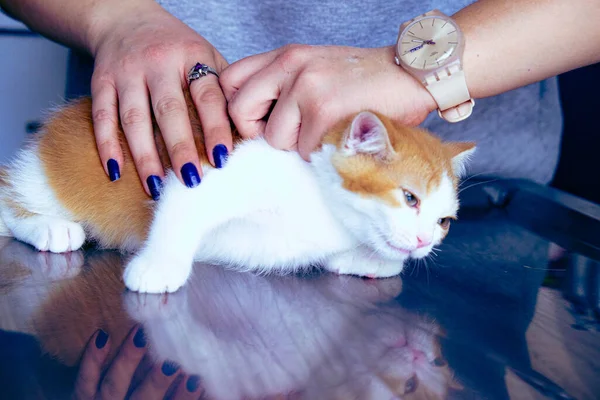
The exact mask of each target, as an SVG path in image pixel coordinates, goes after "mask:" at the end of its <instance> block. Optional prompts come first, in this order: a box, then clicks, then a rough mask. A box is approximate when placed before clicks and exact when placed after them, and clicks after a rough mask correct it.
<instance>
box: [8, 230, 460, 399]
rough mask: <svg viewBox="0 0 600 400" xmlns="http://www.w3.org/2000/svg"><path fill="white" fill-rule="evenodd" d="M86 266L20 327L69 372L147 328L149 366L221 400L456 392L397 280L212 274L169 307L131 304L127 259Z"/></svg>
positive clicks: (432, 335)
mask: <svg viewBox="0 0 600 400" xmlns="http://www.w3.org/2000/svg"><path fill="white" fill-rule="evenodd" d="M16 247H19V248H20V250H19V251H20V252H21V255H20V257H21V265H20V267H19V269H20V270H22V271H28V270H30V269H31V270H40V269H41V267H43V266H40V265H39V263H38V264H36V263H35V262H32V261H33V260H44V258H37V256H38V255H40V253H38V252H36V251H34V250H33V249H30V248H27V246H25V245H23V244H22V243H19V242H17V241H9V243H8V244H7V245H6V246H5V247H4V251H0V259H2V258H3V257H6V254H8V253H11V254H15V251H14V249H15V248H16ZM50 256H51V257H52V258H56V260H58V259H64V257H65V256H63V255H50ZM86 261H87V263H86V265H85V267H83V268H82V269H81V270H80V271H81V272H80V273H79V275H77V276H74V277H70V278H69V279H67V280H62V281H57V282H56V284H54V285H52V287H51V288H50V289H48V292H47V293H44V295H43V296H40V298H39V301H38V304H37V305H36V306H37V308H35V309H32V310H30V312H29V314H26V315H22V316H21V317H22V318H21V319H22V320H28V321H29V322H28V323H22V324H21V326H29V327H30V328H29V331H28V332H29V333H30V334H32V335H35V336H36V337H37V338H38V339H39V340H40V342H41V344H42V346H43V348H44V350H45V351H47V352H49V353H50V354H51V355H53V356H54V357H57V358H59V359H60V360H63V362H64V363H65V364H67V365H76V364H77V360H78V359H79V357H80V355H81V352H82V350H83V348H84V346H85V344H86V342H87V340H88V339H89V337H90V336H92V334H93V333H94V332H95V331H96V329H98V328H102V329H104V330H106V331H107V332H108V333H109V334H110V337H111V340H113V341H114V343H118V342H120V341H122V340H123V338H124V337H125V336H126V335H127V333H128V332H129V330H130V329H131V327H133V326H134V325H135V321H138V322H141V323H142V324H143V326H144V329H145V332H146V337H147V338H148V342H149V357H150V358H151V359H152V360H156V362H162V361H163V360H165V359H170V360H173V361H175V362H177V363H178V364H180V365H181V368H182V371H184V372H186V373H189V374H198V375H200V376H201V379H202V382H203V385H204V387H205V389H206V390H207V393H208V394H210V395H211V396H212V398H214V399H236V400H237V399H240V398H242V397H244V396H246V398H251V399H260V398H264V397H265V396H269V395H275V394H279V393H290V392H296V393H300V394H301V395H302V396H301V397H302V398H306V399H311V400H312V399H332V398H334V399H335V398H339V399H342V398H346V397H344V396H345V394H347V393H353V394H354V395H355V396H358V398H361V399H380V398H382V397H381V396H384V397H385V396H388V397H389V398H392V396H394V395H395V396H402V395H403V393H404V394H406V397H403V398H411V396H412V397H414V398H425V397H426V394H425V393H429V395H430V396H432V397H434V398H445V397H446V396H447V391H448V390H455V389H456V388H458V387H459V385H457V384H456V383H455V380H454V378H453V377H452V373H451V371H450V369H449V366H448V365H446V362H445V361H444V358H443V357H442V355H441V349H440V347H439V343H438V339H437V336H436V335H437V334H438V333H439V327H438V326H437V325H436V324H435V323H432V322H429V321H427V320H425V319H423V318H421V317H419V316H418V315H416V314H414V313H409V312H406V311H404V310H403V309H402V308H401V307H400V306H399V305H397V304H395V303H393V302H392V301H393V299H394V298H395V297H396V296H397V295H398V294H399V292H400V290H401V280H400V279H399V278H391V279H386V280H363V279H360V278H340V277H336V276H333V275H323V276H320V277H317V278H313V279H304V278H297V277H280V278H265V277H259V276H255V275H252V274H239V273H236V272H233V271H227V270H223V269H221V268H216V267H211V266H203V268H199V269H197V270H196V271H195V272H194V274H193V275H192V277H191V282H190V285H189V287H187V289H184V290H182V291H180V292H178V293H175V294H170V295H168V297H167V298H165V297H161V296H159V295H139V294H136V293H132V292H129V293H127V294H126V295H125V297H124V299H123V298H122V297H121V293H122V291H123V289H124V286H123V283H122V282H121V280H120V279H119V272H120V271H121V268H122V259H121V258H120V257H118V256H117V255H116V254H115V253H110V252H99V253H96V254H92V255H91V256H89V258H88V260H86ZM14 262H16V263H18V262H19V260H13V264H14ZM56 263H58V261H56ZM6 265H8V263H3V264H2V266H3V267H5V266H6ZM0 273H2V272H0ZM32 273H33V272H32ZM18 276H23V274H20V275H18ZM22 279H23V278H16V279H15V280H16V281H17V282H15V283H13V284H12V285H11V286H10V287H11V289H9V291H8V293H6V292H5V293H4V295H3V297H4V300H3V302H6V301H11V300H17V301H14V303H18V302H20V299H18V296H19V291H21V290H27V289H23V288H24V287H26V285H23V283H24V282H23V281H22ZM37 286H40V285H37ZM123 300H124V302H125V304H124V305H123V304H122V303H121V302H122V301H123ZM67 326H68V327H69V328H68V329H65V327H67ZM57 332H58V333H60V334H59V335H57V334H56V333H57ZM111 357H113V356H109V358H111ZM408 392H411V393H413V394H412V395H409V394H408Z"/></svg>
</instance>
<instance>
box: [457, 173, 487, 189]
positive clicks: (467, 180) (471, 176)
mask: <svg viewBox="0 0 600 400" xmlns="http://www.w3.org/2000/svg"><path fill="white" fill-rule="evenodd" d="M482 175H494V172H490V171H487V172H479V173H477V174H473V175H470V176H469V177H467V178H466V179H463V180H462V181H461V182H460V183H459V184H458V187H459V188H460V187H461V186H462V185H464V184H466V183H467V182H469V181H470V180H473V179H475V178H477V177H478V176H482Z"/></svg>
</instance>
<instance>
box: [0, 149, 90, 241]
mask: <svg viewBox="0 0 600 400" xmlns="http://www.w3.org/2000/svg"><path fill="white" fill-rule="evenodd" d="M6 172H7V176H8V177H7V181H8V184H9V185H8V186H7V187H0V219H1V220H3V222H4V224H5V226H6V229H0V234H1V235H3V236H14V237H15V238H17V239H19V240H21V241H23V242H25V243H28V244H30V245H32V246H34V247H35V248H36V249H38V250H41V251H48V250H49V251H51V252H54V253H61V252H65V251H71V250H77V249H79V248H80V247H81V246H82V245H83V243H84V241H85V232H84V230H83V227H82V226H81V225H79V224H77V223H75V222H72V221H73V216H72V215H71V213H70V212H69V211H68V210H66V209H65V208H64V207H62V206H61V204H60V202H59V201H58V199H57V198H56V195H55V194H54V192H53V191H52V189H51V187H50V185H49V184H48V180H47V178H46V174H45V172H44V169H43V166H42V163H41V161H40V159H39V156H38V149H37V144H35V143H31V144H29V145H28V146H26V147H24V148H23V149H21V150H20V151H19V152H18V153H17V155H16V157H15V159H14V160H13V161H12V162H11V164H9V165H8V166H7V167H6ZM3 200H10V201H11V202H12V203H16V204H18V205H19V206H20V207H21V208H23V209H24V210H27V211H28V212H30V213H32V214H36V215H35V216H32V217H29V218H25V219H24V218H17V217H16V216H15V215H14V213H13V212H12V210H11V209H10V207H4V206H1V205H2V202H3Z"/></svg>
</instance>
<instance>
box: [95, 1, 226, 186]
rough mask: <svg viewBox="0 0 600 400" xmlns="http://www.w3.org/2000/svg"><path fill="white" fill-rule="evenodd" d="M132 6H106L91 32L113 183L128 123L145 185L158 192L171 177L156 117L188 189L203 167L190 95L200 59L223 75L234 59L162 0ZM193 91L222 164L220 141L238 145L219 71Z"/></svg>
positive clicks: (101, 136)
mask: <svg viewBox="0 0 600 400" xmlns="http://www.w3.org/2000/svg"><path fill="white" fill-rule="evenodd" d="M137 3H140V2H137ZM128 7H130V8H133V9H128V10H125V11H123V12H119V13H115V12H113V13H112V14H111V13H110V11H109V10H107V11H105V12H106V13H108V15H104V16H103V18H99V20H100V21H99V22H97V24H96V25H97V27H96V28H95V29H94V30H92V33H91V34H90V36H91V39H90V40H89V43H90V45H89V46H90V51H91V52H92V54H93V56H94V58H95V66H94V73H93V76H92V82H91V85H92V100H93V106H92V111H93V124H94V130H95V135H96V141H97V145H98V150H99V152H100V158H101V160H102V163H103V165H104V167H105V170H106V173H107V174H108V175H109V177H110V178H111V180H115V179H118V178H119V176H120V167H119V166H121V165H122V163H123V156H122V148H121V146H120V143H119V140H118V136H117V124H118V123H121V124H122V126H123V130H124V132H125V136H126V138H127V143H128V145H129V147H130V149H131V153H132V156H133V159H134V162H135V165H136V167H137V170H138V173H139V176H140V179H141V180H142V184H143V185H144V187H145V189H146V191H147V193H148V194H150V195H151V196H153V197H155V196H154V194H156V189H157V186H160V181H158V182H157V178H158V179H160V180H162V179H163V177H164V168H163V166H162V165H161V162H160V160H159V156H158V152H157V149H156V144H155V140H154V136H153V130H152V120H151V115H152V114H154V116H155V117H156V121H157V123H158V125H159V127H160V129H161V132H162V135H163V137H164V140H165V143H166V146H167V150H168V153H169V157H170V160H171V163H172V165H173V169H174V171H175V173H176V174H177V176H178V177H179V178H180V180H181V181H182V182H184V183H185V184H186V185H187V186H190V187H192V186H195V185H197V184H198V183H199V182H200V175H201V173H202V171H201V166H200V163H199V159H198V153H197V149H196V147H195V145H194V141H193V138H192V130H191V125H190V121H189V117H188V109H187V106H186V103H185V100H184V94H183V90H184V87H185V86H186V85H187V73H188V71H189V70H190V68H192V67H193V66H194V65H195V64H196V63H197V62H200V63H203V64H206V65H208V66H210V67H212V68H214V69H215V70H216V71H217V72H219V73H220V72H221V71H222V70H223V69H224V68H225V67H226V66H227V62H226V61H225V59H224V58H223V57H222V55H221V54H220V53H219V52H218V51H217V50H216V49H215V48H214V47H213V46H212V45H211V44H210V43H209V42H207V41H206V40H205V39H204V38H202V37H201V36H200V35H198V34H197V33H196V32H194V31H193V30H192V29H191V28H189V27H188V26H186V25H185V24H184V23H182V22H181V21H179V20H178V19H177V18H175V17H174V16H172V15H171V14H169V13H168V12H166V11H165V10H163V9H162V8H161V7H160V6H158V5H157V4H156V3H154V2H141V4H139V5H137V8H135V7H133V6H128ZM105 21H109V22H105ZM190 91H191V95H192V98H193V101H194V104H195V106H196V108H197V110H198V114H199V116H200V120H201V121H202V128H203V131H204V133H205V137H206V146H207V153H208V155H209V159H210V161H211V163H212V164H213V165H214V159H213V154H212V153H213V151H212V150H213V148H214V147H215V146H216V145H218V144H224V145H225V146H226V147H227V149H228V150H230V149H231V141H232V139H231V128H230V123H229V119H228V116H227V106H226V100H225V96H224V95H223V92H222V91H221V88H220V86H219V82H218V79H217V77H216V76H214V75H212V74H208V75H206V76H204V77H201V78H200V79H199V80H197V81H193V82H192V83H191V85H190ZM221 147H222V146H221ZM111 160H114V161H111ZM149 177H151V178H149ZM148 185H150V188H149V187H148Z"/></svg>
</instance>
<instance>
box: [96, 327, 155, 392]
mask: <svg viewBox="0 0 600 400" xmlns="http://www.w3.org/2000/svg"><path fill="white" fill-rule="evenodd" d="M145 353H146V337H145V334H144V330H143V329H142V327H137V326H136V327H134V328H133V329H132V330H131V331H130V332H129V334H128V335H127V338H125V340H124V341H123V344H122V345H121V348H120V349H119V351H118V353H117V355H116V356H115V358H114V360H113V362H112V363H111V365H110V367H109V368H108V371H107V372H106V375H105V376H104V379H103V380H102V383H101V385H100V397H101V398H102V399H122V398H124V397H125V395H126V394H127V391H128V389H129V386H130V384H131V379H132V377H133V374H134V373H135V370H136V368H137V367H138V364H139V363H140V360H141V359H142V357H143V356H144V354H145Z"/></svg>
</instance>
